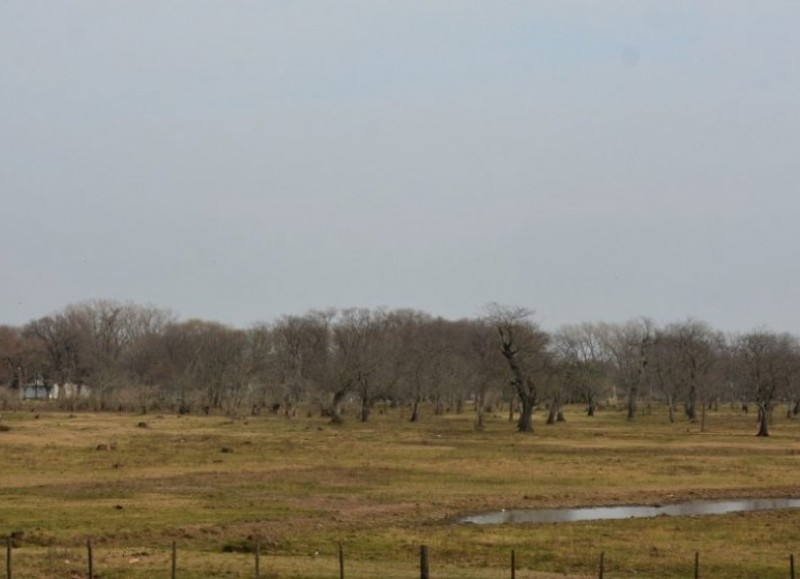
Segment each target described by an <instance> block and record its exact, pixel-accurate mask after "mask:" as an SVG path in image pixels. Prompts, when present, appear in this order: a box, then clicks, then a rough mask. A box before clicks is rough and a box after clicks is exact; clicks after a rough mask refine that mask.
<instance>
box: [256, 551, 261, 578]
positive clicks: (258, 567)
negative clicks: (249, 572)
mask: <svg viewBox="0 0 800 579" xmlns="http://www.w3.org/2000/svg"><path fill="white" fill-rule="evenodd" d="M256 579H261V543H256Z"/></svg>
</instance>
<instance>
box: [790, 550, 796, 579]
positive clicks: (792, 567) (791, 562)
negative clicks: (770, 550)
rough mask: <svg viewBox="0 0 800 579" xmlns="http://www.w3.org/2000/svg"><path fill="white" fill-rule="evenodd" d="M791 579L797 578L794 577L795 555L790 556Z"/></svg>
mask: <svg viewBox="0 0 800 579" xmlns="http://www.w3.org/2000/svg"><path fill="white" fill-rule="evenodd" d="M789 577H790V579H795V576H794V553H792V554H791V555H789Z"/></svg>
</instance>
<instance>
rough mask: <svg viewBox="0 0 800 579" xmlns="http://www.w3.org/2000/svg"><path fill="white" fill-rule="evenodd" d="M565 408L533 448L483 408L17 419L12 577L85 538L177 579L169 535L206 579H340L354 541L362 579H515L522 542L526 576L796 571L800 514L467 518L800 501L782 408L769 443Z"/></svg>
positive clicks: (62, 556)
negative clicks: (422, 558) (257, 549)
mask: <svg viewBox="0 0 800 579" xmlns="http://www.w3.org/2000/svg"><path fill="white" fill-rule="evenodd" d="M42 406H44V405H42ZM424 410H425V411H427V412H430V411H431V409H429V408H425V409H424ZM564 411H565V413H566V418H567V420H566V422H563V423H559V424H556V425H554V426H552V427H548V428H541V429H539V431H538V434H537V435H536V436H533V437H532V436H530V435H526V434H522V433H517V432H515V430H514V429H513V428H509V422H508V416H507V415H506V414H505V413H502V414H501V413H487V414H486V416H484V427H483V428H482V429H481V430H476V429H475V424H474V419H473V417H472V416H471V415H470V414H469V413H463V414H455V413H448V414H444V415H441V416H438V417H432V418H430V419H429V420H425V421H421V422H417V423H410V422H408V419H409V417H410V414H411V412H412V408H411V407H410V406H409V407H400V408H394V409H387V410H386V411H384V412H383V413H376V414H375V415H374V416H373V417H372V418H371V419H370V421H369V422H367V423H362V422H359V421H352V420H348V421H345V423H344V424H343V425H340V426H336V427H331V426H329V419H328V418H327V417H321V416H319V414H318V413H314V412H311V413H307V412H299V413H298V415H297V417H296V418H294V419H287V418H286V417H284V416H276V415H272V414H267V415H264V416H260V417H253V418H251V419H249V420H248V421H247V423H245V422H243V421H232V420H230V419H227V418H225V417H223V416H219V415H211V416H185V415H184V416H180V415H161V416H157V417H156V416H153V417H152V418H151V419H150V421H149V422H148V425H149V428H147V429H142V428H138V427H137V424H136V421H135V420H133V421H132V420H131V418H130V416H129V415H125V414H116V413H114V414H109V413H74V417H73V418H71V419H70V418H69V415H67V414H62V413H60V412H47V411H44V410H42V411H40V418H39V419H38V420H37V419H35V418H34V413H32V412H6V413H4V415H3V420H4V422H5V423H8V424H9V425H11V426H12V430H11V431H9V432H8V433H6V434H4V435H3V438H2V449H3V452H2V458H0V468H1V469H2V473H3V476H2V477H0V485H1V486H0V492H1V493H2V498H3V500H2V503H0V504H1V505H2V506H0V525H2V528H4V529H5V531H2V530H0V532H5V533H10V532H12V531H15V532H17V533H20V532H21V534H18V535H17V537H18V539H16V541H17V542H18V544H19V547H18V548H17V549H15V552H14V561H15V566H16V569H17V570H18V573H19V574H20V576H24V577H27V578H42V579H44V578H51V577H61V576H69V573H70V572H73V571H79V570H80V569H82V568H83V567H82V561H83V557H85V555H84V554H83V549H82V545H83V544H84V543H85V540H86V538H87V537H92V538H93V541H94V544H95V561H96V562H95V567H96V569H98V570H101V575H102V576H103V577H105V578H114V577H119V578H121V577H149V576H153V574H154V573H156V572H163V571H164V570H166V569H168V568H169V563H168V561H169V545H170V544H171V542H172V541H173V540H174V541H177V542H178V546H179V562H180V569H181V577H193V578H201V577H203V578H205V577H211V576H214V577H222V576H238V577H243V576H246V575H247V573H248V572H249V571H250V570H251V569H252V554H251V553H247V552H243V551H247V550H249V549H251V548H252V545H254V544H255V543H256V542H257V543H260V544H261V552H262V555H263V557H262V571H263V573H264V574H265V575H267V574H274V576H277V577H282V578H290V577H294V578H300V577H307V578H314V577H319V578H322V577H333V576H336V572H337V569H338V568H337V563H336V550H337V548H338V543H339V542H340V541H341V542H342V543H343V545H344V549H345V553H346V557H347V569H348V573H347V576H348V577H356V578H367V577H378V576H380V577H387V578H397V579H400V578H406V577H407V578H411V577H415V576H418V575H417V574H416V573H417V572H416V571H415V569H416V560H417V559H416V557H417V553H418V546H419V545H420V544H422V543H425V544H427V545H429V546H430V549H431V566H432V572H433V573H434V576H436V577H465V576H469V577H476V578H481V577H487V578H488V577H502V576H505V573H506V572H507V571H506V570H507V565H508V555H509V551H510V549H512V548H513V549H516V551H517V559H518V562H519V565H520V572H519V574H518V576H520V577H552V575H548V574H555V575H556V576H567V577H575V578H577V577H586V576H589V575H590V574H591V573H593V571H594V569H595V568H596V564H597V556H598V554H599V552H600V551H605V552H606V558H607V563H608V566H609V569H610V570H613V576H614V577H632V576H651V577H652V576H658V577H675V578H677V577H688V576H691V563H692V558H693V553H694V552H695V551H696V550H699V551H700V552H701V553H702V561H703V568H704V570H705V571H706V574H707V576H716V577H726V578H731V579H733V578H737V577H739V578H746V577H747V578H750V577H766V576H782V575H783V573H784V571H785V569H786V561H787V557H788V554H789V553H790V552H792V550H793V549H796V545H797V544H798V539H800V530H799V529H800V525H798V523H799V522H800V512H798V511H791V510H790V511H778V512H759V513H743V514H737V515H729V516H713V517H694V518H659V519H653V520H629V521H608V522H591V523H575V524H564V525H508V526H492V527H476V526H470V525H457V524H454V523H453V522H452V519H453V518H454V517H456V516H457V515H461V514H467V513H472V512H479V511H484V510H493V509H499V508H513V507H523V508H525V507H527V508H537V507H552V506H578V505H606V504H637V503H647V504H651V503H666V502H674V501H678V500H684V499H694V498H710V497H719V498H723V497H750V496H787V495H797V494H800V489H798V486H797V472H798V469H799V468H800V425H799V424H798V422H797V421H794V420H787V419H786V418H785V415H784V414H783V413H777V412H776V413H775V418H774V420H775V421H776V422H777V421H780V428H775V429H774V433H773V435H772V436H771V437H770V438H767V439H763V438H757V437H754V436H753V427H754V425H755V423H756V420H757V416H756V415H755V413H752V414H745V413H744V412H742V411H741V410H740V408H739V407H738V406H737V407H735V408H731V407H730V406H729V405H723V406H720V407H719V410H717V411H713V410H711V411H709V413H708V417H707V419H706V425H705V432H700V424H693V423H688V422H681V423H678V422H676V423H671V422H670V421H669V416H668V413H667V412H666V411H665V410H663V409H660V408H653V409H651V412H650V413H649V414H648V413H647V411H646V409H643V410H642V412H641V413H640V415H639V417H638V418H637V421H636V422H635V423H632V422H628V421H626V420H625V419H624V417H625V413H626V411H627V408H620V409H619V410H613V409H605V410H603V411H599V412H597V414H596V416H595V417H587V416H586V415H585V411H584V408H583V407H582V406H572V407H566V408H565V409H564ZM110 441H113V444H112V442H110ZM101 445H104V446H105V447H106V448H107V450H106V451H105V452H96V451H95V448H97V447H99V446H101ZM221 448H228V449H231V450H232V451H233V452H227V453H221V452H220V449H221ZM120 464H124V465H125V467H124V468H119V467H118V466H117V465H120Z"/></svg>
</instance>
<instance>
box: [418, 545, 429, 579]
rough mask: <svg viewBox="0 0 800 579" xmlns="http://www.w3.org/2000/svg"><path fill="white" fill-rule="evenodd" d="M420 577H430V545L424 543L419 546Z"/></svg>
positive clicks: (425, 578)
mask: <svg viewBox="0 0 800 579" xmlns="http://www.w3.org/2000/svg"><path fill="white" fill-rule="evenodd" d="M419 579H430V572H429V571H428V547H426V546H425V545H422V546H421V547H420V548H419Z"/></svg>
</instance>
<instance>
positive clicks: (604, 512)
mask: <svg viewBox="0 0 800 579" xmlns="http://www.w3.org/2000/svg"><path fill="white" fill-rule="evenodd" d="M796 508H800V499H789V498H784V499H740V500H732V501H694V502H689V503H677V504H673V505H663V506H650V507H646V506H618V507H584V508H579V509H513V510H509V511H505V510H504V511H497V512H493V513H482V514H479V515H471V516H469V517H463V518H461V519H459V520H458V522H459V523H474V524H476V525H498V524H502V523H569V522H574V521H605V520H612V519H631V518H633V519H640V518H647V517H658V516H660V515H667V516H670V517H681V516H689V515H724V514H726V513H740V512H744V511H767V510H774V509H796Z"/></svg>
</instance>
